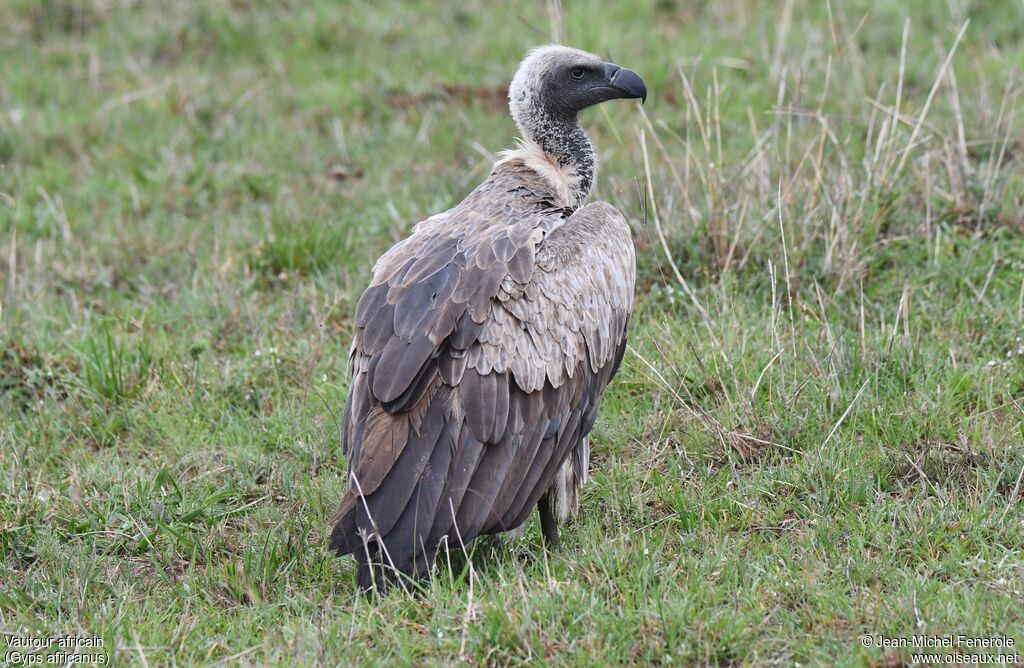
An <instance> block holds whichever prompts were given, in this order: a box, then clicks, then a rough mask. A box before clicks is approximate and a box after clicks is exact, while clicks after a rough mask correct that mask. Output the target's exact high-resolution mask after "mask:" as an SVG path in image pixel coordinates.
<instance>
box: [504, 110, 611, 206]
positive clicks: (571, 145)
mask: <svg viewBox="0 0 1024 668" xmlns="http://www.w3.org/2000/svg"><path fill="white" fill-rule="evenodd" d="M531 120H532V121H533V122H531V123H529V124H528V125H527V124H523V125H521V126H520V128H519V129H520V130H521V131H522V133H523V135H524V138H525V139H527V140H529V141H532V142H533V143H535V144H536V145H537V146H539V147H540V149H541V150H542V151H543V152H544V153H546V154H548V156H551V157H553V158H554V159H555V160H557V161H558V166H559V168H560V169H559V171H561V172H562V173H564V174H566V175H567V176H568V178H567V184H566V185H567V190H568V193H567V195H568V200H569V202H568V205H569V206H570V207H571V208H574V209H575V208H576V207H578V206H579V205H580V204H582V203H583V201H584V200H585V199H587V197H589V196H590V191H591V190H593V188H594V181H595V179H596V178H597V159H596V156H595V154H594V145H593V144H591V143H590V137H589V136H587V131H586V130H584V129H583V126H581V125H580V122H579V119H577V118H576V116H575V114H574V115H572V116H562V117H555V116H549V115H547V114H543V115H541V116H540V117H539V118H534V119H531Z"/></svg>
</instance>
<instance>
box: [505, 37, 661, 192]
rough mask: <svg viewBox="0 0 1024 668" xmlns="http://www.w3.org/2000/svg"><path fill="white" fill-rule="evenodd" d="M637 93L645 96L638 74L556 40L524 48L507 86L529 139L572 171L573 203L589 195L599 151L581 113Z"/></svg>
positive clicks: (516, 116) (514, 114) (518, 121)
mask: <svg viewBox="0 0 1024 668" xmlns="http://www.w3.org/2000/svg"><path fill="white" fill-rule="evenodd" d="M637 98H639V99H640V100H642V101H646V100H647V87H646V86H645V85H644V81H643V79H641V78H640V75H639V74H637V73H636V72H634V71H633V70H630V69H627V68H625V67H620V66H619V65H616V64H614V63H606V62H604V61H603V60H601V58H599V57H597V56H595V55H594V54H592V53H587V52H586V51H580V50H579V49H572V48H569V47H567V46H560V45H557V44H552V45H548V46H541V47H537V48H536V49H533V50H532V51H530V52H529V53H528V54H526V58H524V59H523V62H521V63H520V64H519V69H518V70H516V74H515V76H514V77H513V78H512V85H511V86H509V89H508V104H509V110H510V111H511V112H512V118H513V119H514V120H515V122H516V125H517V126H518V127H519V131H520V133H521V136H522V138H523V139H524V140H525V143H526V144H527V145H536V146H537V147H539V148H540V149H541V150H542V151H543V153H544V155H545V156H550V159H551V160H557V162H558V166H559V168H560V169H562V170H565V171H566V172H567V173H569V174H571V175H572V178H571V185H570V187H569V193H568V195H567V200H568V203H569V204H571V205H573V206H578V205H579V204H580V203H582V201H583V200H585V199H586V198H587V197H588V196H589V195H590V191H591V190H592V189H593V186H594V181H595V179H596V177H597V157H596V155H595V153H594V148H593V146H592V145H591V143H590V138H589V137H588V136H587V133H586V131H584V130H583V128H582V127H581V126H580V124H579V121H578V120H577V118H576V116H577V114H578V113H579V112H580V111H582V110H584V109H586V108H587V107H591V106H593V105H595V104H600V103H601V102H606V101H608V100H616V99H637Z"/></svg>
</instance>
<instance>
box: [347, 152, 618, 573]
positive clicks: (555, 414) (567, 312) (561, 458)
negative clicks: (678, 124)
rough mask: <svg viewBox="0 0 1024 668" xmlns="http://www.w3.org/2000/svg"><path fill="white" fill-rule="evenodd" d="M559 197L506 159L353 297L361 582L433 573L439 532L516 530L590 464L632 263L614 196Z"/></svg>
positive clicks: (352, 415) (351, 503)
mask: <svg viewBox="0 0 1024 668" xmlns="http://www.w3.org/2000/svg"><path fill="white" fill-rule="evenodd" d="M549 190H550V187H549V186H548V185H547V183H546V182H545V181H544V180H543V179H542V178H541V177H540V176H539V175H538V174H537V173H536V172H534V171H532V170H531V169H529V168H527V167H526V166H525V165H524V164H522V163H521V162H515V161H513V162H505V163H499V165H498V166H497V167H496V169H495V171H494V172H493V173H492V174H491V176H490V177H489V178H488V179H487V180H486V181H485V182H484V183H483V184H481V185H480V186H479V187H478V188H477V189H476V190H475V191H474V192H473V193H471V194H470V195H469V197H467V198H466V200H464V201H463V202H462V203H461V204H459V205H458V206H457V207H456V208H454V209H452V210H450V211H448V212H445V213H443V214H439V215H437V216H434V217H432V218H430V219H428V220H426V221H424V222H422V223H420V224H419V225H417V226H416V227H415V228H414V230H413V233H412V235H411V236H409V237H408V238H407V239H405V240H403V241H402V242H400V243H399V244H397V245H395V246H394V247H393V248H392V249H391V250H390V251H388V252H387V253H386V254H385V255H384V256H382V257H381V259H380V260H379V261H378V263H377V265H376V267H375V268H374V277H373V280H372V282H371V284H370V287H369V288H368V289H367V290H366V292H365V293H364V294H363V296H362V298H361V299H360V300H359V303H358V306H357V308H356V316H355V326H356V331H355V340H354V342H353V348H352V373H353V377H352V384H351V390H350V395H349V399H348V405H347V406H346V409H345V417H344V423H343V427H342V429H343V433H342V446H343V450H345V451H346V452H347V454H348V456H349V489H348V492H347V493H346V495H345V496H344V498H343V499H342V502H341V506H340V507H339V509H338V511H337V513H336V514H335V518H334V520H335V522H336V526H335V528H334V531H333V533H332V536H331V545H332V547H333V548H335V549H336V550H337V551H338V553H339V554H346V553H355V554H356V556H357V558H358V559H359V561H360V576H359V582H360V585H361V586H363V587H369V586H371V581H372V579H373V578H374V574H373V573H372V572H371V571H373V568H374V565H375V564H384V565H387V566H391V567H393V569H395V570H397V571H400V572H403V573H406V574H409V575H422V574H424V573H425V572H426V571H427V569H429V567H430V564H431V563H432V561H433V557H434V554H435V552H436V550H437V545H438V543H439V541H441V540H443V539H446V538H447V539H449V543H451V542H455V543H458V542H459V541H462V542H466V543H468V542H469V541H470V540H472V539H473V538H475V537H476V536H478V535H480V534H483V533H493V532H498V531H505V530H509V529H512V528H515V527H517V526H519V525H520V524H522V523H523V522H524V521H525V520H526V519H527V517H528V516H529V514H530V512H531V510H532V509H533V508H534V507H535V506H536V504H537V502H538V500H539V499H540V497H541V496H542V495H543V494H544V493H545V492H547V491H548V489H549V488H550V487H551V486H552V484H553V481H554V479H555V476H556V474H557V473H558V471H559V470H560V469H561V468H562V465H563V463H564V462H565V461H566V460H567V459H568V458H569V457H570V456H571V457H572V461H573V462H574V468H576V469H578V471H577V475H578V477H580V478H582V475H583V474H584V473H585V470H584V469H585V466H586V460H587V457H588V453H587V448H588V447H589V446H588V443H587V440H586V436H587V434H588V433H589V432H590V430H591V428H592V427H593V425H594V421H595V419H596V417H597V412H598V407H599V405H600V401H601V396H602V394H603V392H604V389H605V387H606V386H607V384H608V382H609V380H610V379H611V377H612V376H613V375H614V373H615V371H616V370H617V368H618V365H619V363H620V361H621V359H622V353H623V350H624V347H625V337H626V326H627V323H628V320H629V316H630V313H631V311H632V305H633V283H634V277H635V257H634V250H633V242H632V238H631V234H630V230H629V226H628V225H627V223H626V221H625V219H624V218H623V217H622V216H621V215H620V214H619V213H618V212H617V211H616V210H615V209H614V208H613V207H612V206H610V205H609V204H607V203H603V202H598V203H594V204H590V205H587V206H584V207H582V208H580V209H578V210H576V211H575V212H574V213H571V215H569V212H567V211H566V210H564V209H560V208H557V207H556V206H555V204H554V202H555V201H556V199H555V198H554V197H553V196H552V195H551V193H550V192H549ZM387 570H390V569H387ZM391 572H392V573H393V572H394V571H391ZM377 577H379V576H377ZM388 577H390V576H388Z"/></svg>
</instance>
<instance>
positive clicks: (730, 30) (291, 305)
mask: <svg viewBox="0 0 1024 668" xmlns="http://www.w3.org/2000/svg"><path fill="white" fill-rule="evenodd" d="M520 4H521V3H507V4H500V5H496V4H492V3H477V2H470V3H468V4H463V5H454V4H453V5H451V6H448V7H443V8H438V7H435V6H434V4H433V3H425V2H422V3H421V2H407V3H403V4H401V5H397V4H396V5H394V6H391V5H389V6H388V7H387V8H384V7H383V6H379V5H377V4H376V3H368V2H351V3H342V4H335V3H332V2H326V1H322V2H285V3H280V2H273V3H272V2H262V1H260V0H237V1H230V2H229V1H227V0H218V1H216V2H210V3H202V5H201V6H198V3H197V5H195V6H194V5H193V4H192V3H182V2H167V3H140V2H132V1H130V0H124V1H122V0H103V1H100V0H93V1H92V2H73V1H71V0H52V1H49V2H42V1H37V0H14V1H13V2H9V3H4V4H3V5H2V6H0V25H2V26H4V27H3V28H2V29H0V290H2V311H0V340H2V347H0V630H3V631H4V632H5V633H7V634H17V635H34V636H37V637H46V636H57V635H63V634H72V635H80V636H98V637H100V638H102V639H103V641H104V651H105V652H106V653H107V656H108V657H109V659H110V660H111V661H112V662H113V663H115V664H118V665H136V664H138V665H171V664H177V665H192V664H200V665H207V664H231V665H235V664H242V665H249V664H273V665H301V664H317V663H323V664H328V665H332V664H338V663H347V662H353V663H369V664H393V663H400V664H402V663H412V662H421V661H424V662H428V663H456V662H463V661H464V662H468V663H476V664H500V665H508V664H516V665H518V664H543V663H552V664H559V665H560V664H563V663H564V664H576V665H592V664H593V662H594V661H595V660H599V661H600V662H602V663H611V664H646V663H651V662H664V663H673V662H674V663H682V664H715V665H733V664H744V665H748V664H749V665H768V664H782V665H792V664H796V663H799V664H802V665H807V664H811V665H837V664H838V665H889V666H895V665H903V664H904V663H909V662H910V661H911V660H912V658H913V657H912V656H911V653H910V652H911V650H909V649H899V648H877V647H871V648H863V647H861V644H860V640H859V639H860V637H861V636H862V635H863V634H869V633H870V634H875V635H878V634H882V635H885V636H887V637H890V638H906V637H908V636H909V635H911V634H914V633H918V634H925V635H946V634H953V635H954V636H955V635H957V634H965V635H968V636H971V635H978V636H998V635H1004V636H1009V637H1012V638H1014V639H1015V641H1016V643H1017V645H1018V647H1019V644H1020V643H1024V613H1022V610H1024V605H1022V604H1024V560H1022V556H1021V555H1022V548H1024V506H1022V503H1021V493H1022V491H1024V490H1022V482H1021V474H1022V472H1024V239H1022V234H1024V223H1022V220H1024V152H1022V151H1024V121H1022V116H1021V113H1020V101H1021V91H1022V87H1021V86H1022V76H1021V75H1022V70H1024V32H1022V31H1021V29H1020V26H1021V25H1024V5H1021V4H1020V3H1019V2H1002V3H995V2H992V3H970V2H948V3H937V2H927V1H925V0H914V1H913V2H904V3H896V2H885V1H882V0H879V1H877V2H864V1H863V0H858V1H855V2H850V3H846V2H844V3H838V2H831V3H818V2H808V1H805V0H790V1H788V2H786V3H756V2H753V1H752V0H731V1H729V2H719V3H704V2H697V3H684V2H673V1H671V0H659V1H652V2H635V3H629V4H626V3H608V4H602V3H596V2H579V3H576V2H574V3H565V4H564V6H562V7H559V3H546V4H545V3H538V4H535V5H531V6H520ZM559 35H561V36H564V39H565V40H566V41H567V42H569V43H571V44H573V45H577V46H580V47H582V48H586V49H590V50H595V51H598V52H600V53H603V54H607V55H608V56H609V57H611V58H614V59H615V60H617V61H619V62H620V63H622V64H624V65H627V66H629V67H632V68H634V69H636V70H638V71H639V72H641V73H642V74H643V76H644V77H645V80H646V81H647V82H648V88H649V90H650V91H651V93H652V94H651V98H650V99H649V100H648V103H647V105H646V106H644V107H643V108H639V107H636V106H635V105H631V104H616V105H605V106H604V107H602V108H600V109H599V110H597V111H596V112H590V113H589V114H588V116H587V121H588V123H589V124H590V125H591V127H592V134H593V136H594V139H595V142H596V144H597V146H598V148H599V151H600V154H601V158H602V174H601V181H600V185H599V189H598V197H600V198H602V199H607V200H609V201H611V202H612V203H613V204H615V205H616V206H617V207H619V208H620V210H622V211H623V212H625V213H626V215H627V217H628V218H629V219H630V220H631V222H632V224H633V225H634V229H635V233H636V234H635V240H636V245H637V248H638V251H639V252H638V255H639V262H640V278H639V281H638V294H637V312H636V315H635V317H634V325H633V329H632V332H631V338H630V341H631V347H630V350H629V352H628V354H627V356H626V359H625V362H624V364H623V369H622V372H621V373H620V375H619V376H618V378H617V379H616V381H615V382H614V383H613V386H612V387H611V389H610V391H609V393H608V395H607V396H606V398H605V403H604V405H603V409H602V415H601V418H600V420H599V422H598V425H597V428H596V433H595V435H594V439H593V440H594V444H595V445H594V447H595V452H594V456H593V462H592V473H593V478H592V482H591V483H590V484H589V485H588V486H587V487H586V488H585V490H584V493H583V498H582V509H583V513H582V516H581V517H580V518H579V520H578V521H577V522H576V523H575V524H574V525H572V526H571V527H569V528H568V529H567V531H566V532H565V533H564V535H563V539H564V540H563V542H564V543H565V548H564V549H563V551H561V552H559V553H556V554H546V553H545V552H544V551H543V550H542V549H541V547H540V537H539V530H538V527H536V526H535V525H533V524H531V525H530V527H529V530H528V531H527V532H526V534H525V535H524V536H523V537H522V538H520V539H516V540H512V541H508V542H506V543H504V544H502V545H500V546H497V547H490V548H487V547H484V546H480V547H479V548H478V549H477V550H476V552H475V553H474V554H473V556H472V557H471V558H470V559H468V560H467V559H466V558H464V557H463V556H462V555H460V554H456V553H454V552H453V553H451V554H447V555H442V559H441V560H440V563H439V567H438V570H437V573H436V576H435V578H434V580H433V581H432V582H431V583H430V585H429V588H428V591H427V592H426V593H425V594H423V595H421V596H418V597H410V596H406V595H403V594H402V593H395V594H392V595H390V596H388V597H386V598H384V599H382V600H380V601H375V602H372V603H371V602H369V601H366V600H360V599H359V598H358V597H357V596H355V594H354V581H353V572H352V571H353V565H352V563H351V562H350V561H348V560H341V559H336V558H333V557H331V556H330V555H329V554H328V553H327V550H326V539H327V532H328V525H327V518H328V515H329V514H330V513H331V512H332V511H333V509H334V506H335V504H336V503H337V501H338V499H339V498H340V495H341V493H342V487H343V483H344V461H343V458H342V457H341V455H340V453H339V451H338V438H337V419H338V416H339V414H340V408H341V406H342V404H343V401H344V398H345V396H346V391H347V390H346V376H347V369H346V366H347V352H348V346H349V341H350V318H351V314H352V312H353V310H354V303H355V300H356V299H357V298H358V296H359V294H360V291H361V288H362V287H363V286H364V285H365V283H366V282H367V280H368V277H369V270H370V267H371V265H372V262H373V260H374V258H375V257H376V256H378V255H379V254H380V253H381V252H382V251H383V250H384V249H386V248H387V247H388V246H389V245H390V244H391V243H393V242H394V241H395V240H396V239H398V238H401V236H402V235H404V234H405V233H406V232H407V231H408V229H409V228H410V226H411V225H412V224H413V223H415V222H416V221H418V220H421V219H423V218H425V217H426V216H428V215H430V214H431V213H434V212H437V211H439V210H443V209H444V208H447V207H449V206H451V205H452V204H453V203H454V202H457V201H458V200H459V199H461V197H463V196H464V195H465V194H466V193H467V192H468V191H469V190H470V189H471V188H472V187H473V185H474V184H475V183H476V182H478V181H479V180H480V179H481V178H482V176H483V175H485V174H486V172H487V169H488V167H489V165H490V163H491V162H492V160H493V158H494V153H495V152H496V151H497V150H499V149H502V148H505V147H508V146H510V145H511V143H512V138H513V136H514V134H515V130H514V127H513V126H512V123H511V120H510V119H509V118H508V115H507V113H506V111H505V109H504V99H503V96H504V87H505V86H506V85H507V80H508V78H509V76H510V74H511V71H512V70H513V68H514V65H515V63H516V62H517V60H518V58H520V57H521V56H522V53H523V52H524V51H525V50H526V49H527V48H528V47H530V46H532V45H534V44H537V43H542V42H546V41H550V40H551V39H552V36H556V37H557V36H559ZM4 651H6V648H5V649H4Z"/></svg>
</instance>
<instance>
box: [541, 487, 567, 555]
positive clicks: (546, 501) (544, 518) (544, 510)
mask: <svg viewBox="0 0 1024 668" xmlns="http://www.w3.org/2000/svg"><path fill="white" fill-rule="evenodd" d="M537 510H538V511H539V512H540V532H541V533H542V534H543V535H544V544H545V545H546V546H547V547H549V548H550V549H552V550H557V549H558V548H559V547H560V546H561V545H562V541H560V540H559V539H558V516H557V514H556V512H555V488H554V487H552V488H551V489H549V490H548V491H547V492H545V493H544V496H542V497H540V500H539V501H538V502H537Z"/></svg>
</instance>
